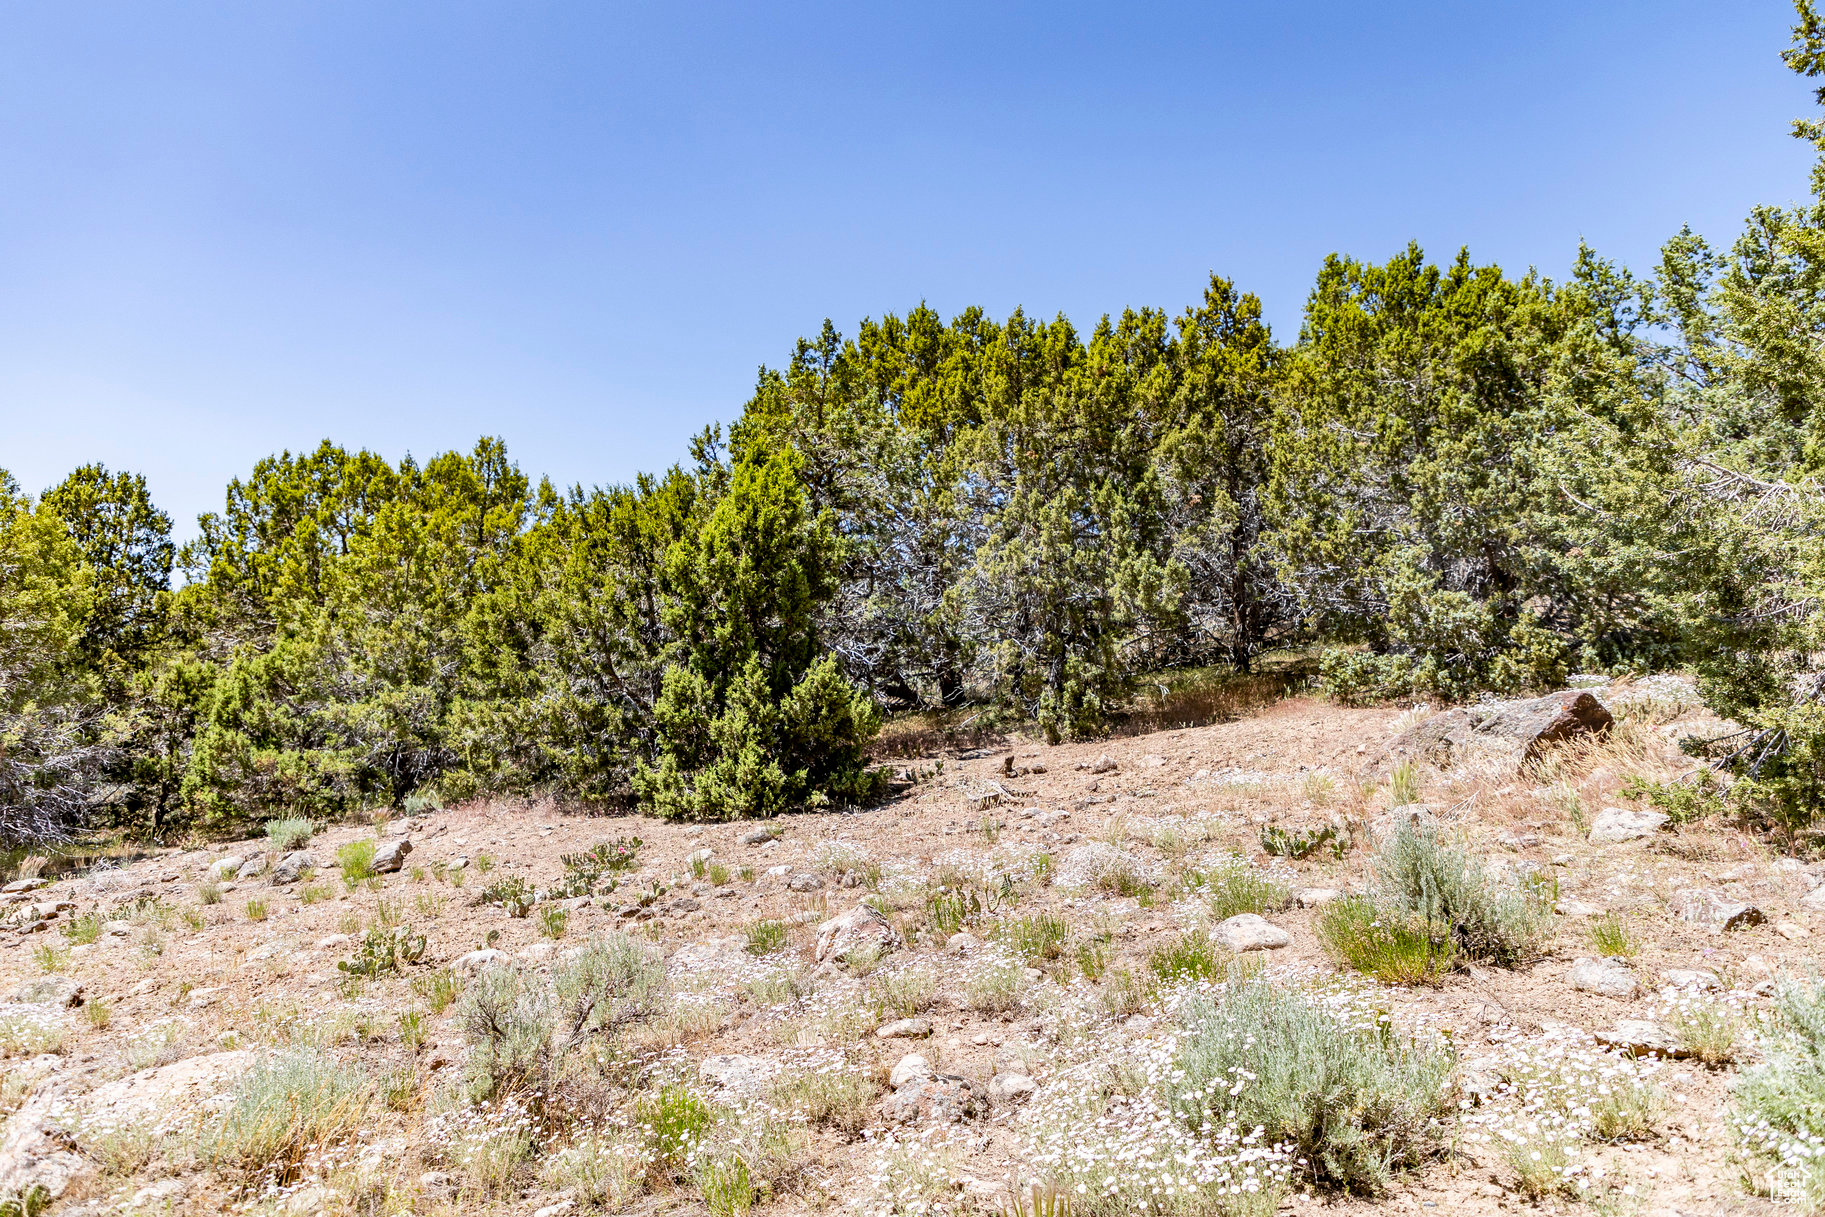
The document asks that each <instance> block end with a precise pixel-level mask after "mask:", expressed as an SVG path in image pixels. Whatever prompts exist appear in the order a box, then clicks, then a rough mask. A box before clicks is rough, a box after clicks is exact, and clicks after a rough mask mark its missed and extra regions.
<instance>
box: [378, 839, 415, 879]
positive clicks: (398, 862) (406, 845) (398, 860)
mask: <svg viewBox="0 0 1825 1217" xmlns="http://www.w3.org/2000/svg"><path fill="white" fill-rule="evenodd" d="M411 852H412V842H411V839H410V838H408V837H394V838H392V839H391V840H387V841H382V842H381V843H380V846H379V848H377V849H376V850H375V851H374V873H375V874H376V875H390V874H392V873H393V872H395V871H397V870H398V869H399V868H400V867H402V866H404V865H405V864H406V855H408V854H410V853H411Z"/></svg>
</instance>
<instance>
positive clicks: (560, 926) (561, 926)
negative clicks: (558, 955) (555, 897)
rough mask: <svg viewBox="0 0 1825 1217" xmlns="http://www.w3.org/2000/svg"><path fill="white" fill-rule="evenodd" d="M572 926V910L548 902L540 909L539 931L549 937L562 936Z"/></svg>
mask: <svg viewBox="0 0 1825 1217" xmlns="http://www.w3.org/2000/svg"><path fill="white" fill-rule="evenodd" d="M569 928H570V910H569V909H567V908H562V907H560V906H558V905H555V904H548V905H546V906H545V907H544V908H542V909H540V910H539V933H541V934H543V935H544V936H545V937H547V938H562V937H564V933H565V931H566V930H568V929H569Z"/></svg>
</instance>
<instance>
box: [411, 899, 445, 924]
mask: <svg viewBox="0 0 1825 1217" xmlns="http://www.w3.org/2000/svg"><path fill="white" fill-rule="evenodd" d="M449 904H450V898H449V897H448V896H445V895H441V894H439V893H437V892H420V893H418V896H417V897H416V898H415V899H414V900H413V901H412V907H413V908H415V909H417V910H418V915H419V916H420V917H423V918H424V919H425V920H427V921H435V920H437V919H438V918H439V917H442V916H443V915H444V909H445V908H447V907H448V906H449Z"/></svg>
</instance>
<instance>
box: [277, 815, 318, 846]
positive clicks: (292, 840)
mask: <svg viewBox="0 0 1825 1217" xmlns="http://www.w3.org/2000/svg"><path fill="white" fill-rule="evenodd" d="M316 833H317V826H316V825H315V824H313V823H311V822H310V821H309V820H306V819H303V818H301V817H296V816H294V817H290V818H287V819H283V820H268V821H266V846H267V848H268V849H270V850H272V851H273V852H274V853H280V854H289V853H291V852H293V851H294V850H300V849H303V848H304V847H305V846H306V845H308V844H310V839H311V838H312V837H313V836H315V835H316Z"/></svg>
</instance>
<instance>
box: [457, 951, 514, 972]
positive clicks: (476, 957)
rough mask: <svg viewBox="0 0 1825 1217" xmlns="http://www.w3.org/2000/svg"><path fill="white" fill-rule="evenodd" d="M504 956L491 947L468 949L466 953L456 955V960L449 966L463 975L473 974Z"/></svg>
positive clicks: (502, 958) (504, 957)
mask: <svg viewBox="0 0 1825 1217" xmlns="http://www.w3.org/2000/svg"><path fill="white" fill-rule="evenodd" d="M506 958H507V957H506V955H504V954H503V953H501V952H500V951H497V950H495V949H494V948H493V947H482V948H481V949H480V950H475V951H470V952H469V953H468V954H467V955H459V956H457V957H456V961H455V962H454V963H452V964H451V965H450V966H451V967H452V968H454V969H456V971H457V972H459V973H461V974H462V975H464V976H474V975H476V974H477V973H479V972H481V971H482V969H484V968H486V967H488V966H489V965H490V964H493V963H496V962H499V961H501V960H504V959H506Z"/></svg>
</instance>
